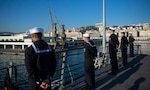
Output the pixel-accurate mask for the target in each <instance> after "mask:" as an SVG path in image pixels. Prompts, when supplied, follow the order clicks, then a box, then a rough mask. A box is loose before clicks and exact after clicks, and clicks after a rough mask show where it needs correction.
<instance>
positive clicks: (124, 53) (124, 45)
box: [120, 36, 128, 65]
mask: <svg viewBox="0 0 150 90" xmlns="http://www.w3.org/2000/svg"><path fill="white" fill-rule="evenodd" d="M127 46H128V40H127V37H125V36H123V37H122V38H121V45H120V49H121V53H122V59H123V65H126V64H127Z"/></svg>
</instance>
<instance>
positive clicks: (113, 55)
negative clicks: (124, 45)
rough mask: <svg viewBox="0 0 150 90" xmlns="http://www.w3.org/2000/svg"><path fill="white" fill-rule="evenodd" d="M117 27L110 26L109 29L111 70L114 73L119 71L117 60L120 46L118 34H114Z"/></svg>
mask: <svg viewBox="0 0 150 90" xmlns="http://www.w3.org/2000/svg"><path fill="white" fill-rule="evenodd" d="M114 32H115V28H113V27H110V28H109V30H108V33H109V34H110V36H109V55H110V63H111V71H112V73H111V74H113V75H115V74H117V73H118V61H117V52H118V47H119V41H118V37H117V35H115V34H114Z"/></svg>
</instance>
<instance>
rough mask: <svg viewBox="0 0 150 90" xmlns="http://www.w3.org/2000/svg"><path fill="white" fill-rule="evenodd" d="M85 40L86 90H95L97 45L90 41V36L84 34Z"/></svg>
mask: <svg viewBox="0 0 150 90" xmlns="http://www.w3.org/2000/svg"><path fill="white" fill-rule="evenodd" d="M83 40H84V42H85V48H84V49H85V51H84V59H85V61H84V70H85V83H86V90H94V88H95V74H94V73H95V67H94V62H95V58H96V56H97V49H96V45H95V44H94V42H93V41H91V40H90V34H88V33H85V34H83Z"/></svg>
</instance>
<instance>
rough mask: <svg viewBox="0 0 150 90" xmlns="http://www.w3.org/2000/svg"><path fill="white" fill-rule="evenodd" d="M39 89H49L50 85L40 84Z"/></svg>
mask: <svg viewBox="0 0 150 90" xmlns="http://www.w3.org/2000/svg"><path fill="white" fill-rule="evenodd" d="M40 87H41V88H43V89H47V88H49V87H50V85H49V84H47V83H45V82H42V84H41V85H40Z"/></svg>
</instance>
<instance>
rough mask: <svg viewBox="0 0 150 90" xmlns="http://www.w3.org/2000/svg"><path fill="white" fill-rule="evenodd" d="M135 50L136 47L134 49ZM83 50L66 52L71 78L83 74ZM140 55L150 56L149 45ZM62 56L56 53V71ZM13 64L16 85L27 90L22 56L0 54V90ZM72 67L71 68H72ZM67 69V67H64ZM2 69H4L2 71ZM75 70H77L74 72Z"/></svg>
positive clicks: (142, 48)
mask: <svg viewBox="0 0 150 90" xmlns="http://www.w3.org/2000/svg"><path fill="white" fill-rule="evenodd" d="M97 48H98V51H102V49H101V48H102V47H101V46H100V47H97ZM135 50H136V47H135ZM83 53H84V50H83V49H76V50H69V51H67V55H68V57H67V59H66V60H67V61H66V65H69V66H70V70H71V72H72V74H73V78H77V77H80V76H82V75H83V73H84V68H83V66H84V65H83V64H84V55H83ZM141 53H142V54H148V55H150V45H149V44H141ZM61 56H62V54H61V53H57V54H56V57H57V69H60V68H61V63H62V58H61ZM10 62H13V63H14V65H17V70H18V72H17V73H18V78H17V79H18V85H19V86H20V87H22V88H23V90H27V87H28V75H27V72H26V69H25V66H24V56H23V55H4V54H0V90H2V87H3V80H4V77H5V74H6V69H5V68H6V67H8V66H9V63H10ZM72 65H73V66H72ZM66 67H67V66H66ZM2 68H4V69H2ZM76 69H77V70H76ZM65 72H68V69H65ZM55 76H60V71H57V72H56V74H55ZM65 77H66V78H67V80H68V81H69V80H70V78H69V74H67V75H65ZM54 79H60V77H55V78H54ZM67 80H65V81H67Z"/></svg>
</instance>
